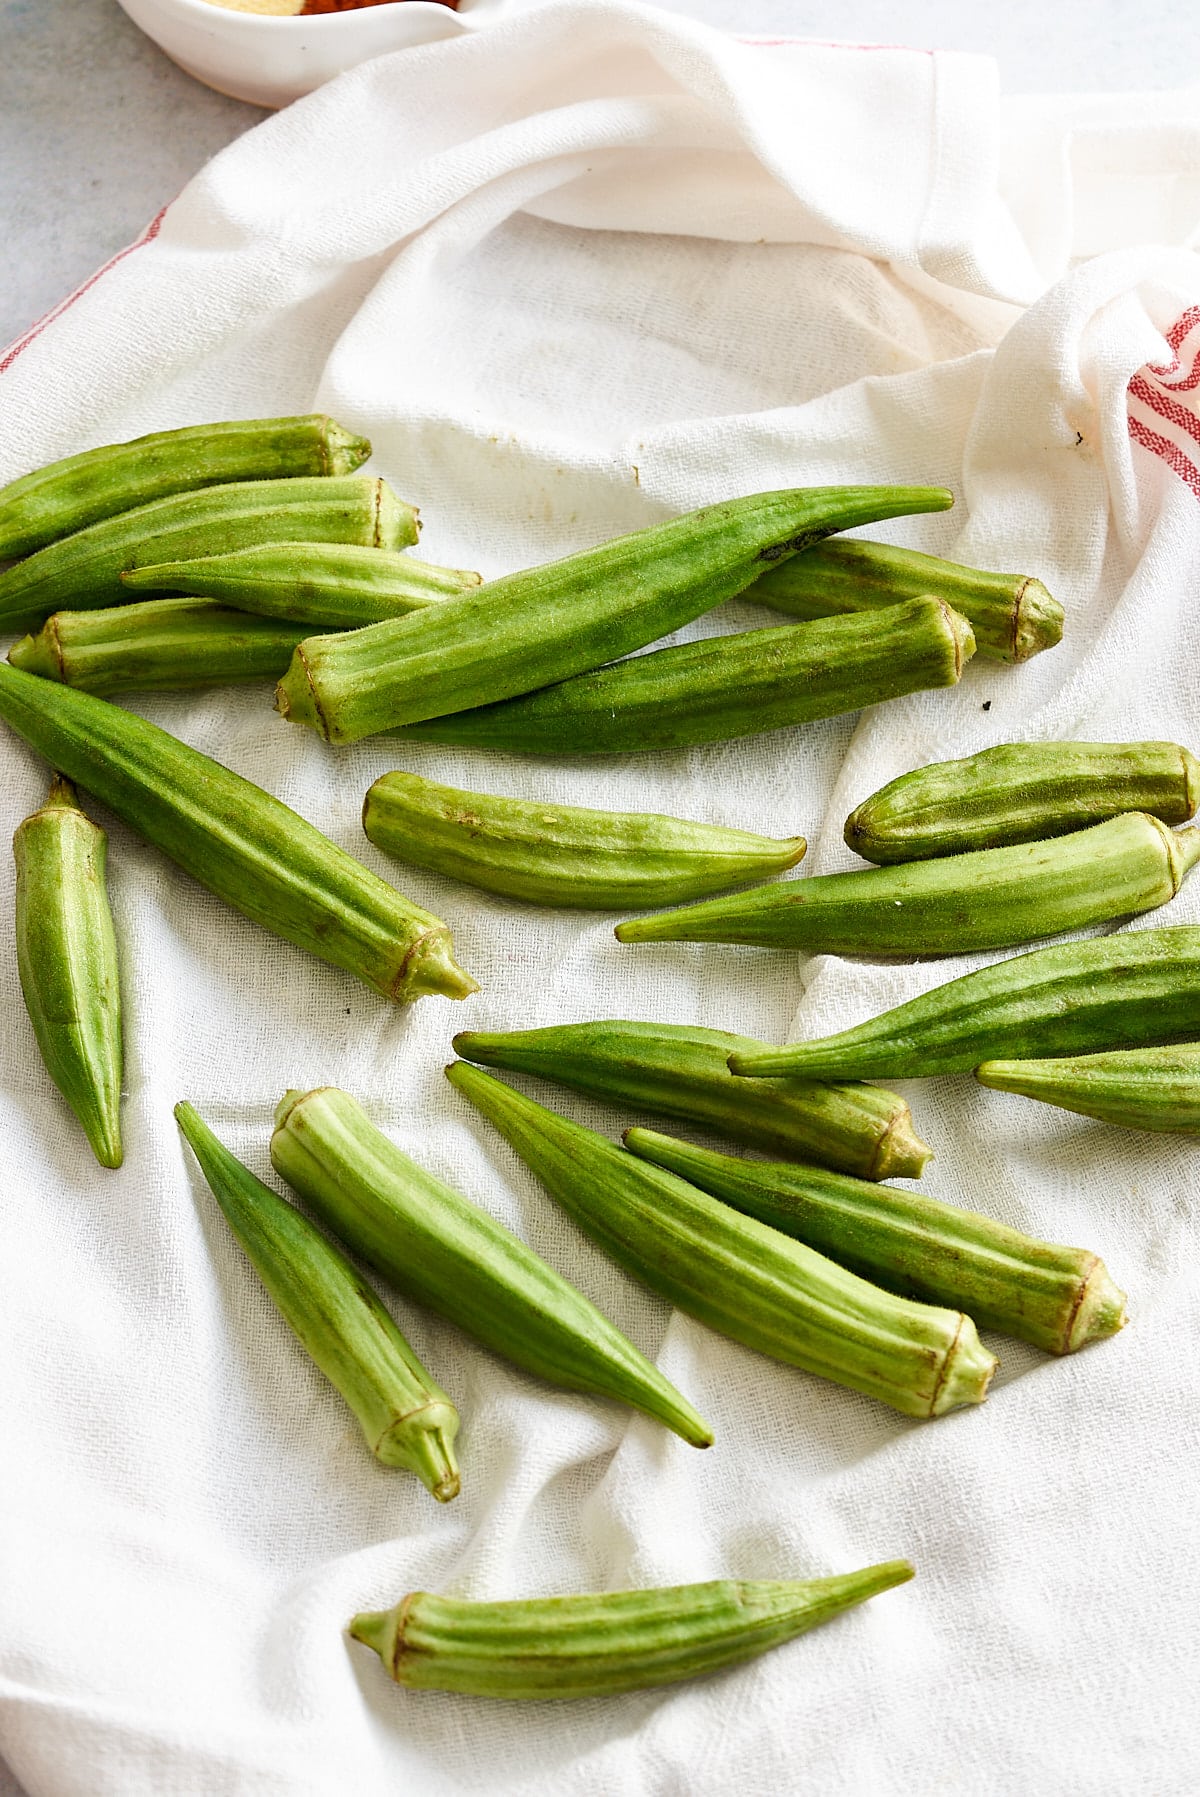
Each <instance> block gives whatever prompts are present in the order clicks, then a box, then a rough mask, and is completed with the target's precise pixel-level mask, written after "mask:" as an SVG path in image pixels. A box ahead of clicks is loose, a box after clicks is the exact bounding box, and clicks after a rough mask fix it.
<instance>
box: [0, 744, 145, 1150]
mask: <svg viewBox="0 0 1200 1797" xmlns="http://www.w3.org/2000/svg"><path fill="white" fill-rule="evenodd" d="M107 846H108V839H107V837H106V836H105V834H104V831H103V830H102V829H101V828H100V827H99V825H98V824H94V823H93V822H92V820H91V819H90V818H89V817H86V816H85V815H84V813H83V812H82V811H81V810H80V808H79V805H78V803H77V802H76V798H75V794H74V791H73V790H72V788H71V786H70V785H69V783H68V782H67V781H66V780H63V779H62V778H61V777H60V776H58V775H55V778H54V781H53V783H52V785H51V787H50V793H49V796H48V798H47V799H46V801H45V803H44V804H43V806H42V808H41V810H40V811H35V812H34V813H33V815H32V817H27V818H26V819H25V822H24V823H23V824H22V825H21V826H20V828H19V829H18V830H17V833H16V835H15V837H14V838H13V854H14V855H15V857H16V863H17V894H16V930H17V969H18V972H19V974H20V978H21V991H22V992H23V993H24V996H25V1004H26V1008H27V1009H28V1011H29V1017H30V1021H31V1022H32V1024H33V1033H34V1035H35V1036H36V1037H37V1044H38V1047H39V1048H40V1049H41V1052H42V1059H43V1061H44V1062H45V1063H46V1070H47V1072H48V1073H49V1075H50V1077H51V1079H52V1080H53V1081H54V1083H55V1085H56V1086H57V1087H58V1089H59V1091H60V1092H61V1093H62V1095H63V1097H64V1098H65V1099H66V1101H67V1103H68V1104H69V1105H70V1107H71V1109H72V1110H73V1111H74V1113H75V1115H76V1116H77V1117H78V1119H79V1121H80V1123H81V1124H82V1125H83V1129H84V1133H85V1135H86V1136H87V1139H88V1141H89V1143H90V1144H91V1148H92V1153H93V1154H94V1155H95V1156H96V1159H97V1160H98V1161H99V1162H100V1165H101V1166H102V1167H119V1166H120V1165H121V1161H122V1158H123V1154H122V1148H121V1115H120V1112H121V1074H122V1067H123V1057H122V1048H121V987H120V979H119V974H118V968H117V942H116V936H115V934H114V931H113V920H112V912H111V911H110V910H109V906H108V893H107V890H106V888H105V883H104V869H105V856H106V851H107Z"/></svg>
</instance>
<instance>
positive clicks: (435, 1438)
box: [374, 1402, 462, 1504]
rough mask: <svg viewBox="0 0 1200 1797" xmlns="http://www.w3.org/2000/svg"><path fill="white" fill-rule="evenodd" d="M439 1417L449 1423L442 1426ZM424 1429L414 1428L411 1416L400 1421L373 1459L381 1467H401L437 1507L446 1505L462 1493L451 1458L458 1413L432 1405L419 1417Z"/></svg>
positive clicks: (440, 1405)
mask: <svg viewBox="0 0 1200 1797" xmlns="http://www.w3.org/2000/svg"><path fill="white" fill-rule="evenodd" d="M438 1413H441V1414H443V1415H448V1416H449V1418H451V1419H452V1420H451V1421H449V1423H448V1424H443V1423H442V1422H439V1421H438V1420H437V1417H438ZM418 1415H419V1416H420V1418H421V1420H422V1423H423V1426H422V1427H420V1428H416V1429H414V1428H413V1422H414V1420H415V1419H414V1417H413V1416H412V1415H409V1416H404V1417H401V1418H400V1419H399V1420H398V1421H397V1422H396V1423H394V1424H393V1426H392V1428H391V1429H389V1430H388V1432H387V1434H386V1435H384V1437H383V1438H382V1440H380V1441H378V1442H376V1444H375V1449H374V1453H375V1458H376V1459H377V1460H380V1461H382V1463H383V1464H384V1466H404V1467H407V1468H408V1470H409V1472H412V1473H415V1474H416V1475H417V1477H418V1479H420V1481H421V1483H422V1485H424V1487H425V1489H426V1491H431V1492H432V1493H433V1495H434V1497H435V1498H436V1499H437V1501H438V1503H439V1504H448V1503H450V1502H451V1500H452V1499H453V1498H456V1497H457V1496H458V1494H459V1492H460V1490H461V1489H462V1481H461V1478H460V1476H459V1471H458V1461H457V1459H456V1458H455V1454H454V1437H455V1435H456V1433H457V1431H458V1416H457V1413H456V1412H454V1411H453V1410H451V1408H450V1406H449V1405H448V1404H446V1403H444V1402H443V1403H434V1404H429V1405H427V1406H426V1407H425V1410H424V1412H420V1413H418Z"/></svg>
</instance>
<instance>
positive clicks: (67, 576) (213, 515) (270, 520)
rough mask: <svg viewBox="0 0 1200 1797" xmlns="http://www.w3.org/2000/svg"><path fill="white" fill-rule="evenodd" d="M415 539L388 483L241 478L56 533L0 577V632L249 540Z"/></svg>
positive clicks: (119, 595) (88, 605)
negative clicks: (132, 574) (135, 577)
mask: <svg viewBox="0 0 1200 1797" xmlns="http://www.w3.org/2000/svg"><path fill="white" fill-rule="evenodd" d="M416 537H417V514H416V512H415V511H414V510H413V508H412V506H409V505H405V504H404V503H403V501H402V500H399V499H397V498H396V495H395V494H394V493H393V492H392V490H391V488H390V487H389V486H388V484H387V482H386V481H383V480H372V479H371V478H370V477H369V476H367V475H365V474H345V475H342V476H340V477H338V478H336V479H332V478H330V479H321V478H320V477H318V476H312V477H310V478H303V477H302V478H298V479H295V480H271V481H261V480H249V481H237V482H235V483H232V484H231V485H228V486H220V487H200V488H198V489H196V491H194V492H189V493H175V494H172V495H170V496H169V497H168V498H166V499H155V500H153V501H152V502H151V503H150V504H149V505H140V506H137V507H135V508H134V510H133V511H128V512H119V513H117V515H116V516H115V517H112V518H102V519H101V520H100V522H99V523H98V524H89V525H88V526H87V528H86V529H85V530H77V531H76V532H75V533H74V535H73V536H69V537H60V538H59V540H58V541H57V542H54V543H49V544H47V546H46V547H45V548H44V549H39V550H37V551H36V553H35V554H33V555H31V556H29V557H27V558H26V560H25V561H23V562H18V563H17V564H16V566H15V567H12V568H8V569H7V570H6V571H5V572H4V573H3V574H0V630H18V629H19V630H30V629H34V628H36V626H37V625H39V624H40V623H41V622H42V620H43V619H44V618H48V617H49V616H50V613H51V612H55V611H65V610H71V611H83V610H89V611H90V610H95V609H96V608H97V607H99V606H106V605H120V604H121V603H122V601H123V600H125V599H127V598H128V597H129V594H128V591H127V589H126V588H125V587H124V586H123V585H122V582H121V576H122V574H123V573H125V572H126V571H127V570H128V569H130V568H140V567H143V566H145V565H147V564H148V563H152V562H167V561H177V560H180V559H182V558H184V557H190V556H200V555H218V554H221V553H223V552H224V551H226V550H230V549H241V548H245V547H246V546H247V545H248V544H251V543H263V542H279V541H283V540H287V541H289V542H301V543H306V542H335V543H361V544H365V545H367V546H377V547H379V548H383V549H398V548H402V547H403V546H404V544H406V543H414V542H415V541H416Z"/></svg>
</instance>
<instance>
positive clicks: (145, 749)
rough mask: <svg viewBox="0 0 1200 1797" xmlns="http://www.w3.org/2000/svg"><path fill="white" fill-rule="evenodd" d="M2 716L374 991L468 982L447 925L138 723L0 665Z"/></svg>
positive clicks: (250, 912) (258, 792) (224, 890)
mask: <svg viewBox="0 0 1200 1797" xmlns="http://www.w3.org/2000/svg"><path fill="white" fill-rule="evenodd" d="M0 717H2V718H4V720H5V722H6V723H8V724H10V725H11V726H12V728H13V729H14V730H15V731H16V732H17V734H18V735H19V736H22V737H24V739H25V741H26V742H27V743H28V744H29V745H30V747H31V748H33V749H36V750H37V752H38V754H40V755H42V756H44V757H45V759H46V760H47V761H48V762H49V763H50V764H51V766H52V767H56V768H58V769H60V771H61V772H62V773H64V774H66V775H67V777H68V778H69V779H71V780H74V781H76V782H77V784H78V785H80V786H82V787H83V788H84V790H85V791H86V792H90V793H94V794H95V796H96V797H97V798H98V799H101V800H102V801H103V802H104V804H106V805H107V806H108V807H109V809H110V810H111V811H115V812H116V814H117V816H118V817H120V818H123V819H124V821H125V822H126V823H127V824H129V825H130V826H131V828H133V829H134V830H136V831H137V832H138V833H139V834H140V835H142V836H144V837H145V838H146V840H147V842H152V843H153V844H154V846H155V847H156V848H159V849H161V850H162V851H163V853H164V854H165V855H169V856H170V858H171V860H172V861H175V862H177V863H178V865H179V866H180V867H182V868H183V869H184V871H185V872H186V873H189V874H191V875H192V877H193V878H194V879H196V880H199V882H200V884H201V885H202V886H207V887H208V889H209V891H210V892H214V893H216V895H217V897H218V898H221V899H224V900H225V902H226V904H228V905H232V906H233V907H234V909H235V910H237V911H240V912H242V914H243V915H244V916H246V917H249V918H251V919H252V921H253V922H255V923H257V924H261V925H262V927H263V928H264V929H266V930H271V931H272V932H273V933H274V934H275V935H276V936H282V937H283V938H284V940H285V941H287V942H294V943H295V944H296V945H297V946H298V947H300V948H304V949H307V950H308V951H309V953H310V954H313V955H316V956H317V957H318V958H319V959H320V960H322V961H330V962H332V963H333V965H334V966H335V967H344V968H346V969H347V970H348V971H349V972H350V973H353V974H355V975H356V976H357V978H359V979H360V980H363V981H364V982H365V984H367V985H368V986H371V987H373V988H374V989H375V990H376V991H377V992H381V993H382V994H383V996H384V997H385V998H394V999H397V1000H401V1001H403V1000H407V999H412V998H419V997H420V996H421V995H422V994H423V993H427V992H439V993H442V994H443V995H444V996H446V997H447V998H464V997H466V995H467V994H468V993H470V992H474V991H475V990H476V986H475V982H474V980H472V979H471V978H470V976H469V975H468V974H466V973H464V972H463V970H462V968H461V967H459V965H458V963H457V962H456V961H455V959H454V955H453V950H452V945H451V942H450V932H449V930H448V929H447V928H446V926H445V924H444V923H442V921H441V919H440V918H437V917H433V916H432V915H431V914H430V913H429V912H428V911H423V910H421V908H420V907H419V906H417V905H414V904H412V903H411V902H410V901H409V900H408V899H406V898H404V897H402V896H401V894H400V893H398V892H397V891H396V890H395V888H394V887H391V886H389V885H388V884H387V882H386V881H385V880H381V879H380V878H379V876H378V874H374V873H372V872H371V871H370V869H369V868H366V867H363V865H362V864H361V862H358V861H355V860H354V858H353V857H352V856H351V855H348V854H346V852H345V850H344V849H339V848H338V847H337V846H336V844H334V843H332V842H330V841H329V839H328V837H326V836H322V834H321V832H320V831H319V830H317V829H314V827H313V826H312V824H310V823H306V822H305V820H304V819H303V818H302V817H299V816H298V815H297V814H296V812H294V811H293V810H291V808H290V807H289V806H287V805H284V804H282V803H281V802H280V801H279V800H278V799H276V798H273V797H272V796H271V794H270V793H267V792H264V791H263V790H262V788H261V787H259V786H255V785H254V784H253V782H252V781H249V780H244V779H243V778H242V777H241V775H240V774H235V773H232V772H231V771H230V770H229V769H228V768H225V767H222V766H221V764H220V763H219V762H216V761H213V760H211V759H210V758H209V757H208V756H207V755H202V754H201V753H200V752H199V750H198V749H192V748H189V747H188V746H187V744H186V743H182V742H179V741H177V740H176V738H175V737H173V736H169V735H168V734H167V732H166V731H165V730H160V729H159V728H158V726H157V725H156V724H151V723H149V722H148V721H147V720H146V719H145V718H140V717H138V716H136V715H135V714H134V713H133V712H129V711H125V710H123V709H122V708H121V707H120V706H118V705H112V704H110V703H109V702H108V700H106V699H97V698H96V697H94V695H93V694H91V693H79V692H76V691H75V690H74V689H73V688H72V687H69V686H58V685H56V684H55V683H54V682H53V681H50V680H39V679H38V677H37V676H36V675H35V674H24V673H22V672H21V670H20V669H19V668H12V667H9V666H8V664H7V663H6V662H0Z"/></svg>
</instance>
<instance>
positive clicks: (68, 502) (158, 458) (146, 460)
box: [0, 412, 371, 561]
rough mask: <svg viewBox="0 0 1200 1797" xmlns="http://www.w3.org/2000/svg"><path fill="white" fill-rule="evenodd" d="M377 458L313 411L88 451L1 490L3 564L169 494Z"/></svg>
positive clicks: (160, 434) (337, 469) (342, 469)
mask: <svg viewBox="0 0 1200 1797" xmlns="http://www.w3.org/2000/svg"><path fill="white" fill-rule="evenodd" d="M370 453H371V445H370V444H369V443H368V442H367V439H366V438H365V437H357V436H355V435H354V433H353V432H352V431H348V430H344V429H343V427H342V426H341V425H340V424H337V423H335V422H334V420H333V419H332V418H326V417H323V416H321V414H319V413H315V412H314V413H310V414H309V415H308V416H307V417H302V418H237V419H231V420H229V421H228V422H226V423H221V424H191V425H186V426H185V427H184V428H183V429H182V430H174V431H155V432H154V433H153V434H152V435H151V436H148V437H135V438H134V440H133V441H132V442H131V443H109V444H106V445H105V446H104V447H103V448H101V449H85V450H84V452H83V453H82V455H73V456H67V457H65V458H64V459H63V460H62V461H59V462H50V463H48V464H47V466H46V467H44V468H37V469H35V470H34V472H33V473H32V474H23V475H22V476H21V477H20V479H19V480H14V481H10V482H9V484H8V486H6V487H5V488H3V490H0V561H7V560H9V559H11V558H14V557H16V556H20V555H29V554H31V553H32V551H33V550H35V549H41V548H43V547H44V546H45V545H46V544H47V543H53V542H55V541H56V540H57V539H58V538H59V537H65V536H68V535H69V534H70V533H71V532H72V531H76V530H83V529H85V528H86V527H87V525H89V524H95V523H97V522H98V521H99V520H100V519H101V518H110V517H112V516H113V514H114V513H116V512H126V511H130V510H131V509H132V508H133V507H135V506H140V505H149V504H150V502H151V501H152V500H155V499H165V498H166V497H167V495H168V494H171V493H184V492H187V491H189V490H190V489H191V488H193V487H211V486H218V485H223V484H225V483H227V482H230V481H242V480H276V479H278V478H280V477H281V476H282V477H288V476H291V477H296V476H299V475H305V474H307V475H338V474H353V472H354V470H355V469H356V468H357V467H359V466H360V464H361V463H363V462H365V461H366V459H367V457H368V456H369V455H370Z"/></svg>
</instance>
